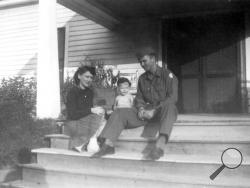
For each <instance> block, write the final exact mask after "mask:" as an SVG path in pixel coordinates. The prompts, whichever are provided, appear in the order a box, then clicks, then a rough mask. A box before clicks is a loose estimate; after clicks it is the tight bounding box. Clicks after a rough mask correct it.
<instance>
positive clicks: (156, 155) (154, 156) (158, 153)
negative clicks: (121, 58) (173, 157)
mask: <svg viewBox="0 0 250 188" xmlns="http://www.w3.org/2000/svg"><path fill="white" fill-rule="evenodd" d="M163 155H164V151H163V149H161V148H158V147H155V148H153V149H152V150H151V152H150V153H149V154H148V156H147V157H146V159H149V160H154V161H155V160H158V159H160V158H161V157H162V156H163Z"/></svg>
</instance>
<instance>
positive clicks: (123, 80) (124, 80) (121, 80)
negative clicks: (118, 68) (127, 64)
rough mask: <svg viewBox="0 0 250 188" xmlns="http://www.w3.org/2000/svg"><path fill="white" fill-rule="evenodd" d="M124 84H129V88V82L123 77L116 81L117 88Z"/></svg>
mask: <svg viewBox="0 0 250 188" xmlns="http://www.w3.org/2000/svg"><path fill="white" fill-rule="evenodd" d="M125 82H127V83H128V84H129V86H131V82H130V81H129V80H128V79H127V78H125V77H121V78H119V79H118V81H117V86H119V85H120V84H123V83H125Z"/></svg>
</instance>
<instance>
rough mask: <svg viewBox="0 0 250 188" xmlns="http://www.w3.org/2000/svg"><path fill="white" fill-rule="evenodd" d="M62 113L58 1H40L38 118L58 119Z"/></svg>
mask: <svg viewBox="0 0 250 188" xmlns="http://www.w3.org/2000/svg"><path fill="white" fill-rule="evenodd" d="M59 113H60V86H59V63H58V46H57V27H56V0H39V46H38V63H37V117H38V118H56V117H58V115H59Z"/></svg>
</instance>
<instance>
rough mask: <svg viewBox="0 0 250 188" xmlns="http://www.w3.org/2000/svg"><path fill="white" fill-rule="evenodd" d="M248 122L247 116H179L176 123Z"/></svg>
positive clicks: (206, 114) (248, 117)
mask: <svg viewBox="0 0 250 188" xmlns="http://www.w3.org/2000/svg"><path fill="white" fill-rule="evenodd" d="M194 121H195V122H214V121H217V122H220V121H224V122H226V121H227V122H250V116H249V114H208V113H204V114H197V113H195V114H179V115H178V117H177V122H194Z"/></svg>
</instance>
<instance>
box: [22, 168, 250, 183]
mask: <svg viewBox="0 0 250 188" xmlns="http://www.w3.org/2000/svg"><path fill="white" fill-rule="evenodd" d="M23 168H28V169H35V170H42V171H51V172H55V173H56V172H60V173H66V174H67V173H70V174H78V175H87V176H97V177H111V178H122V179H132V180H137V179H139V180H148V181H161V182H164V183H176V184H188V185H206V186H222V187H228V188H230V187H231V186H229V185H224V184H221V183H220V184H209V183H206V182H204V183H199V182H197V183H192V182H189V181H184V182H183V181H176V180H175V181H174V180H170V179H172V178H173V177H172V178H170V179H168V180H167V181H164V179H162V178H152V177H151V176H150V175H140V176H138V175H137V176H131V174H128V173H124V174H122V175H121V174H120V173H119V174H117V173H113V172H112V171H108V172H106V173H99V172H98V171H94V170H92V171H91V172H90V171H83V170H82V169H73V170H72V169H65V168H58V167H57V168H50V167H44V166H43V167H42V166H39V165H36V164H33V165H25V166H23ZM203 181H204V180H203ZM249 182H250V181H249ZM236 186H237V185H235V186H233V187H235V188H236ZM240 187H241V188H245V187H246V186H245V185H240V186H237V188H240Z"/></svg>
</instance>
